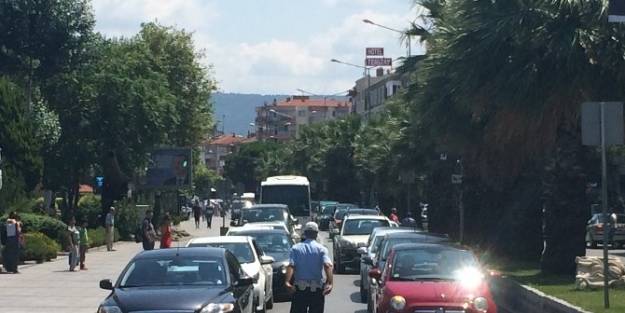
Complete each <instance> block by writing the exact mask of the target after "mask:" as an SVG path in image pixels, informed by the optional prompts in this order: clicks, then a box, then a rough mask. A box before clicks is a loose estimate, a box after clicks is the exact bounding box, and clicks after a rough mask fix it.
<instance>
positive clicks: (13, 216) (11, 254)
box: [0, 212, 22, 274]
mask: <svg viewBox="0 0 625 313" xmlns="http://www.w3.org/2000/svg"><path fill="white" fill-rule="evenodd" d="M0 226H2V229H0V237H1V238H0V241H1V242H2V246H3V247H4V248H3V249H2V262H3V266H4V270H5V271H7V272H10V273H14V274H18V273H19V271H18V269H17V267H18V264H19V258H20V248H21V247H20V246H21V243H20V238H21V235H22V225H21V223H20V222H19V217H18V216H17V213H15V212H11V213H10V214H9V217H8V218H7V220H6V222H5V223H4V224H2V225H0Z"/></svg>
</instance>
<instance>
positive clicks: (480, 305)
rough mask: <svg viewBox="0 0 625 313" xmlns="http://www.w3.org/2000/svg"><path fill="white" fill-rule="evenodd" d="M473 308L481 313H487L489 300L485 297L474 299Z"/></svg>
mask: <svg viewBox="0 0 625 313" xmlns="http://www.w3.org/2000/svg"><path fill="white" fill-rule="evenodd" d="M473 306H474V307H475V309H476V310H478V311H480V312H486V311H488V300H486V298H484V297H477V298H475V299H473Z"/></svg>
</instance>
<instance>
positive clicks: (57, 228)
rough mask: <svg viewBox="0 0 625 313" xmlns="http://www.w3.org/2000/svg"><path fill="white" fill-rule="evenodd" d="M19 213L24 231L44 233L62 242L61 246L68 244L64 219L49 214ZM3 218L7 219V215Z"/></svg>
mask: <svg viewBox="0 0 625 313" xmlns="http://www.w3.org/2000/svg"><path fill="white" fill-rule="evenodd" d="M18 214H19V216H20V218H21V220H22V231H23V232H24V233H35V232H39V233H43V234H44V235H46V236H48V237H49V238H52V239H53V240H55V241H56V242H57V243H59V244H61V246H63V247H65V246H66V245H67V225H66V224H65V223H63V222H62V221H60V220H58V219H56V218H53V217H50V216H47V215H38V214H32V213H18ZM2 219H3V220H4V219H6V216H4V217H3V218H2Z"/></svg>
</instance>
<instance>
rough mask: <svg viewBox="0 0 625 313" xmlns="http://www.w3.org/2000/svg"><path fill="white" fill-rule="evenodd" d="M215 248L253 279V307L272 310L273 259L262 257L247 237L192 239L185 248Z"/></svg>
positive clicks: (261, 311)
mask: <svg viewBox="0 0 625 313" xmlns="http://www.w3.org/2000/svg"><path fill="white" fill-rule="evenodd" d="M209 246H210V247H217V248H224V249H226V250H229V251H230V252H232V254H234V256H235V257H236V258H237V259H238V260H239V263H241V267H242V268H243V270H244V271H245V273H246V274H247V275H249V276H250V277H252V278H254V306H255V307H256V312H260V313H264V312H266V311H267V310H268V309H272V308H273V290H272V283H273V282H272V280H273V269H272V268H271V264H272V263H273V262H274V259H273V258H272V257H270V256H268V255H264V254H263V252H262V250H261V249H260V247H259V246H258V244H256V241H255V240H254V238H252V237H249V236H220V237H201V238H193V239H191V240H190V241H189V242H188V243H187V247H209Z"/></svg>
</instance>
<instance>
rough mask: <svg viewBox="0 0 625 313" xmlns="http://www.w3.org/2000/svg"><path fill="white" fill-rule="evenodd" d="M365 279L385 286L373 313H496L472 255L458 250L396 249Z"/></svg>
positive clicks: (429, 246) (436, 247) (435, 246)
mask: <svg viewBox="0 0 625 313" xmlns="http://www.w3.org/2000/svg"><path fill="white" fill-rule="evenodd" d="M369 275H371V277H372V278H374V279H375V280H376V281H377V282H378V284H379V285H381V286H384V288H381V290H382V291H381V292H380V294H379V295H378V298H377V300H376V305H375V306H374V307H373V312H374V313H377V312H394V313H413V312H448V313H451V312H463V313H496V312H497V307H496V305H495V302H494V301H493V296H492V295H491V292H490V288H489V287H488V280H487V276H486V275H485V273H484V271H482V269H481V267H480V265H479V263H478V262H477V260H476V258H475V256H474V255H473V253H471V252H470V251H468V250H465V249H463V248H461V247H452V246H447V245H441V244H414V243H408V244H399V245H396V246H395V247H393V250H392V252H391V253H390V254H389V257H388V262H387V263H386V265H385V266H384V268H383V269H382V271H380V269H372V270H371V271H370V272H369ZM432 308H436V309H435V310H432Z"/></svg>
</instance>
